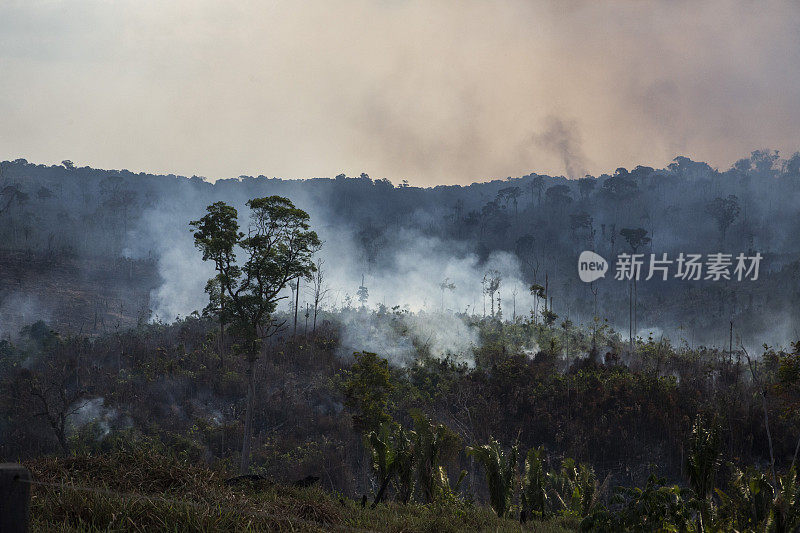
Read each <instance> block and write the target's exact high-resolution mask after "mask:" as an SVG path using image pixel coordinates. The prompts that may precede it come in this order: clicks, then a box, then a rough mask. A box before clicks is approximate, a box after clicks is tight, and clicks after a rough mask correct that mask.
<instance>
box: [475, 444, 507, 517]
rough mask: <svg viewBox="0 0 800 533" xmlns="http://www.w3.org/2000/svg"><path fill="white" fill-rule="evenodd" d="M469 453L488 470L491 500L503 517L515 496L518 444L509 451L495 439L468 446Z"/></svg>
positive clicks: (493, 507) (493, 506)
mask: <svg viewBox="0 0 800 533" xmlns="http://www.w3.org/2000/svg"><path fill="white" fill-rule="evenodd" d="M467 454H468V455H471V456H473V457H474V458H475V459H476V460H477V461H478V462H479V463H481V464H482V465H483V468H484V470H485V472H486V483H487V485H488V486H489V502H490V503H491V505H492V509H494V512H495V513H497V516H499V517H501V518H502V517H503V516H504V515H505V514H506V512H507V511H508V508H509V507H510V505H511V501H512V498H513V496H514V481H515V478H516V472H517V459H518V456H519V452H518V448H517V446H516V445H515V446H512V447H511V449H510V450H509V451H508V452H505V451H503V448H502V446H501V445H500V443H499V442H497V441H496V440H495V439H490V440H489V444H484V445H482V446H470V447H467Z"/></svg>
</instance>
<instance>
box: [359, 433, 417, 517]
mask: <svg viewBox="0 0 800 533" xmlns="http://www.w3.org/2000/svg"><path fill="white" fill-rule="evenodd" d="M408 433H410V435H409V434H408ZM414 436H415V435H414V432H413V431H411V432H406V431H405V430H404V429H403V427H402V426H400V425H398V424H395V423H391V422H384V423H382V424H381V425H380V427H379V428H378V430H377V431H372V432H370V433H369V435H368V436H367V443H368V445H369V448H370V452H371V455H372V469H373V471H374V472H375V477H376V478H377V480H378V485H379V488H378V492H377V493H376V495H375V500H374V501H373V502H372V507H373V508H374V507H375V506H377V505H378V504H379V503H380V502H381V501H382V500H383V498H384V496H385V494H386V489H387V488H388V487H389V484H390V483H391V482H392V480H395V481H396V484H397V493H398V496H399V497H400V500H401V501H402V502H403V503H408V500H409V499H410V494H411V491H412V490H413V475H412V474H413V465H414V447H413V438H414Z"/></svg>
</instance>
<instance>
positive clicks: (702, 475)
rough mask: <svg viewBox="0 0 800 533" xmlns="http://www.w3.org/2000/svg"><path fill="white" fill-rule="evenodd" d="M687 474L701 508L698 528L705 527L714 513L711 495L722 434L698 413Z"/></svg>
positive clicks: (719, 461) (694, 425) (693, 429)
mask: <svg viewBox="0 0 800 533" xmlns="http://www.w3.org/2000/svg"><path fill="white" fill-rule="evenodd" d="M688 448H689V449H688V451H687V456H686V473H687V476H688V477H689V485H690V486H691V487H692V490H693V491H694V493H695V497H696V498H697V505H698V507H699V509H700V516H699V519H700V529H701V530H703V529H705V528H706V527H708V525H709V523H710V519H711V515H712V512H713V502H712V500H711V494H712V492H713V490H714V486H715V483H716V477H717V471H718V470H719V467H720V464H721V461H722V437H721V433H720V429H719V426H718V425H717V424H715V423H714V424H711V425H710V426H709V425H707V424H706V421H705V419H704V417H703V416H698V417H697V419H696V420H695V422H694V424H693V425H692V431H691V433H690V435H689V446H688Z"/></svg>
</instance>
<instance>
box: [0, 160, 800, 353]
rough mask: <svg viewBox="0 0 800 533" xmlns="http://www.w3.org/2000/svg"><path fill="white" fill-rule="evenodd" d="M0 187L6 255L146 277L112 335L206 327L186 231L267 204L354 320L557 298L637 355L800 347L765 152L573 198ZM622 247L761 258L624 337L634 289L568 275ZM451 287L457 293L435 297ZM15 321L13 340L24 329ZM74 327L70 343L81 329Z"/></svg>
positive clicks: (647, 296) (342, 186) (582, 186)
mask: <svg viewBox="0 0 800 533" xmlns="http://www.w3.org/2000/svg"><path fill="white" fill-rule="evenodd" d="M0 185H2V186H1V187H0V210H1V211H0V217H2V219H3V224H2V229H0V231H1V232H2V238H3V243H4V244H3V249H4V251H5V253H6V255H8V254H13V253H27V254H33V256H36V257H39V258H45V257H49V258H51V259H52V258H53V257H71V258H73V259H75V260H91V261H98V260H99V261H105V262H109V261H110V262H111V263H113V264H114V265H116V266H115V267H113V268H117V269H118V270H119V271H120V272H119V273H118V277H120V278H121V279H122V278H125V276H123V275H122V273H124V272H125V270H126V269H128V270H132V269H133V268H140V269H144V270H142V273H140V275H139V276H132V275H129V276H127V278H130V280H129V282H130V283H134V284H135V283H136V279H137V278H138V280H140V281H141V283H140V287H139V290H140V292H143V293H144V294H147V293H149V294H150V298H149V300H147V299H144V300H143V299H142V298H141V297H138V298H137V300H136V302H127V308H126V309H124V310H123V311H122V312H118V313H117V315H120V316H119V317H116V318H114V317H110V318H108V320H109V321H112V322H113V321H114V320H116V321H117V323H119V322H120V321H121V322H124V323H131V322H133V323H135V321H136V319H139V320H141V319H142V318H146V315H148V313H150V312H152V316H158V317H159V318H160V319H162V320H172V319H174V318H175V317H176V316H179V315H180V316H185V315H187V314H188V313H191V312H192V311H194V310H200V309H202V307H203V306H204V294H203V292H202V287H203V286H204V283H205V280H206V279H207V278H208V266H207V265H203V264H202V262H201V261H200V259H199V258H198V256H197V254H196V253H195V251H194V250H193V247H192V239H191V235H190V233H189V231H188V229H187V222H186V221H187V220H193V219H196V218H198V217H199V216H200V215H201V214H202V212H203V210H204V208H205V206H206V205H208V204H210V203H212V202H214V201H219V200H224V201H226V202H229V203H230V204H231V205H233V206H235V207H237V208H238V209H239V210H240V211H241V209H242V208H243V207H244V204H245V202H246V201H247V200H248V199H250V198H254V197H259V196H266V195H273V194H275V195H282V196H286V197H289V198H292V199H293V201H294V202H295V203H296V204H297V205H298V206H299V207H301V208H302V209H305V210H306V211H308V212H309V213H310V215H311V217H312V220H313V221H314V229H315V230H317V232H318V233H319V234H320V237H321V238H322V240H323V241H324V242H325V243H326V246H324V247H323V250H322V252H321V256H322V257H323V258H324V260H325V262H326V265H327V271H328V280H327V281H328V283H329V285H330V287H331V289H332V294H331V295H330V297H329V298H328V301H327V304H328V305H329V306H336V307H342V306H346V305H349V304H350V303H352V304H354V305H355V304H356V300H357V299H358V295H357V293H358V291H359V289H358V288H359V287H360V286H362V279H363V280H364V281H363V283H364V284H365V286H366V287H367V288H368V293H369V298H368V301H366V303H367V304H368V305H369V306H370V307H375V306H377V305H385V306H387V307H392V306H395V305H398V306H401V307H408V308H409V309H410V310H413V311H417V310H428V311H432V310H438V309H440V308H446V309H449V310H451V311H453V312H458V313H466V314H477V315H485V314H491V313H492V309H493V308H494V305H495V302H496V301H497V306H498V307H501V309H502V312H503V313H504V314H505V316H506V317H511V316H512V315H514V316H522V315H525V314H527V313H529V312H530V311H531V310H532V309H534V308H536V307H543V305H540V304H541V303H542V302H535V301H533V300H541V298H534V297H532V296H531V293H530V291H529V288H530V286H531V285H532V284H535V285H542V286H544V285H545V284H547V288H548V291H547V292H548V305H550V304H552V305H551V307H550V309H551V310H552V311H553V312H554V313H556V314H557V315H559V316H561V317H563V318H569V319H570V320H571V321H573V322H576V323H578V322H583V323H587V324H588V323H589V322H591V321H592V319H593V317H595V316H597V317H599V318H600V319H605V320H608V321H609V322H610V324H612V325H613V326H614V327H616V328H618V329H619V330H620V331H624V332H626V333H627V332H628V330H629V329H630V328H633V329H635V330H636V331H635V332H634V333H635V334H638V335H641V336H643V337H647V336H648V335H649V334H651V333H652V334H654V335H656V336H659V335H661V334H666V335H667V336H669V337H670V338H672V339H673V340H674V341H676V342H679V341H681V340H685V341H686V342H687V343H689V344H690V345H698V344H709V345H722V344H725V343H727V342H728V340H729V339H728V337H729V329H730V322H731V321H733V323H734V327H735V329H736V331H737V334H738V335H741V337H742V338H743V340H744V341H745V343H746V344H748V345H750V346H758V345H760V344H761V343H763V342H768V343H778V344H784V345H786V344H787V343H788V342H789V341H790V340H791V339H792V338H794V337H795V336H796V332H795V331H794V326H793V325H792V323H793V320H794V318H795V317H796V316H797V312H798V302H800V299H798V298H797V293H796V289H795V286H796V283H793V280H794V279H796V275H797V270H798V267H799V266H800V265H798V263H797V261H798V253H800V232H798V231H797V228H796V226H797V224H798V222H797V221H798V220H800V217H798V216H797V214H798V213H797V212H798V209H800V207H798V205H800V203H799V202H798V201H797V200H798V195H799V194H800V155H798V154H795V155H793V156H791V157H789V158H788V159H782V158H780V157H779V154H778V153H777V152H775V151H770V150H758V151H755V152H753V153H752V154H751V155H750V156H749V157H745V158H743V159H740V160H739V161H736V162H735V163H734V164H733V166H732V167H731V168H729V169H727V170H724V171H720V170H718V169H714V168H711V167H710V166H709V165H707V164H705V163H702V162H695V161H692V160H690V159H689V158H686V157H676V158H675V160H674V161H673V162H671V163H670V164H669V165H668V166H667V167H666V168H663V169H654V168H650V167H643V166H638V167H636V168H634V169H631V170H628V169H625V168H618V169H616V170H615V171H614V172H613V173H609V174H603V175H601V176H597V177H594V176H586V177H585V178H581V179H577V180H571V179H566V178H564V177H560V176H557V177H551V176H543V175H538V174H529V175H526V176H521V177H509V178H506V179H505V180H495V181H491V182H485V183H473V184H472V185H469V186H437V187H433V188H419V187H410V186H407V185H406V184H405V183H403V184H400V185H399V186H395V185H393V184H392V183H390V182H389V181H388V180H385V179H372V178H370V177H369V176H367V175H365V174H362V175H361V176H358V177H346V176H344V175H338V176H336V177H334V178H314V179H306V180H282V179H277V178H268V177H265V176H258V177H252V176H240V177H239V178H235V179H220V180H217V181H215V182H213V183H212V182H210V181H208V180H206V179H205V178H202V177H198V176H193V177H191V178H185V177H181V176H174V175H167V176H156V175H150V174H143V173H139V174H136V173H133V172H130V171H127V170H121V171H117V170H97V169H92V168H89V167H77V166H75V165H74V164H73V163H72V162H70V161H65V162H64V164H62V165H61V166H49V167H48V166H43V165H35V164H30V163H28V162H26V161H25V160H16V161H7V162H3V163H0ZM626 230H627V231H630V230H644V231H645V232H646V237H645V241H644V243H645V244H643V245H642V246H640V247H638V248H640V249H638V250H637V251H638V252H640V253H644V254H650V253H654V254H657V255H661V254H663V253H668V254H669V255H670V256H671V257H674V256H677V255H678V254H679V253H681V252H684V253H701V254H709V253H716V252H725V253H731V254H733V255H734V256H735V255H736V254H739V253H746V254H753V253H756V252H757V253H760V254H762V256H763V260H762V263H761V271H760V276H759V279H758V280H756V281H742V282H737V281H736V280H733V281H728V280H721V281H715V282H712V281H705V280H700V281H686V280H676V279H672V278H671V279H669V280H668V281H662V280H659V279H655V280H651V281H641V282H639V283H638V284H637V287H636V293H637V294H636V302H635V313H634V314H635V317H634V318H633V319H631V317H630V316H629V315H630V313H629V307H630V302H629V300H630V295H629V292H630V288H629V286H628V285H629V284H627V283H625V282H623V281H618V280H615V279H613V278H614V277H613V265H612V267H611V268H612V272H611V273H609V274H608V275H606V277H605V278H603V279H600V280H598V281H597V282H596V283H594V284H591V285H589V284H585V283H582V282H581V281H580V280H579V279H578V276H577V273H576V261H577V257H578V254H579V253H580V252H581V251H583V250H594V251H596V252H597V253H599V254H600V255H601V256H603V257H606V258H607V259H610V260H611V261H613V257H614V256H615V255H616V254H619V253H626V252H627V253H629V252H630V251H631V250H632V243H631V241H630V239H629V237H626V233H625V232H626ZM120 261H123V262H124V261H129V262H130V263H131V264H130V265H127V266H126V264H120V263H119V262H120ZM104 264H105V263H104ZM81 268H82V267H81V266H78V267H77V270H78V271H79V272H80V271H81ZM103 268H111V267H107V266H106V267H103ZM148 268H149V270H148ZM112 270H113V269H112ZM145 271H147V272H150V273H149V274H147V275H144V274H143V273H144V272H145ZM487 272H497V273H498V277H499V279H500V281H499V285H498V288H497V290H496V291H495V294H493V295H492V297H491V301H487V295H486V294H485V292H484V283H483V280H484V278H485V276H486V273H487ZM129 274H130V272H129ZM73 277H77V278H80V277H81V276H73ZM445 281H446V283H445ZM443 283H444V284H445V285H452V286H453V288H452V289H447V290H445V289H442V288H441V287H442V284H443ZM0 290H2V293H1V294H2V296H1V297H2V300H1V301H0V312H3V313H5V316H7V317H10V316H11V315H10V314H9V313H8V312H7V311H3V310H2V309H3V306H4V305H7V304H8V303H12V304H14V305H15V307H17V309H19V307H20V305H19V303H20V302H23V303H24V304H25V306H28V307H29V308H30V313H27V315H25V316H28V318H31V317H34V315H35V313H34V311H40V312H41V313H42V314H44V315H46V316H51V317H53V318H56V317H54V316H53V315H54V314H55V315H60V314H63V311H55V312H54V311H53V309H48V307H49V306H50V307H52V303H50V304H48V302H46V301H43V300H44V299H43V298H40V297H36V298H33V299H31V298H29V297H28V296H26V294H25V291H26V290H27V285H24V284H22V283H21V282H19V283H17V284H16V287H15V283H13V281H11V280H9V282H8V283H4V286H3V287H2V288H0ZM595 291H596V292H597V294H596V295H595V294H594V292H595ZM300 300H301V305H304V304H305V303H307V302H308V301H309V300H310V298H309V295H308V293H307V291H305V290H303V289H301V298H300ZM4 302H6V304H4ZM94 306H95V307H97V305H94ZM106 306H108V304H106ZM87 307H91V306H90V305H89V304H87ZM123 307H124V306H123ZM87 313H88V314H89V315H91V311H87ZM95 314H96V312H95ZM15 316H17V320H15V321H14V324H13V326H14V327H8V326H7V327H6V328H5V330H4V333H5V334H8V333H11V332H13V330H14V328H15V327H17V326H20V325H23V323H24V320H22V316H20V315H19V313H17V315H15ZM125 317H127V319H126V318H125ZM131 317H137V318H136V319H132V318H131ZM101 318H102V317H101ZM86 320H87V321H88V320H92V321H93V322H97V320H98V319H97V318H96V317H88V318H86ZM126 320H127V322H126ZM73 322H78V321H73ZM73 322H71V323H70V324H69V326H70V327H72V328H78V329H80V325H78V324H76V323H73ZM17 329H18V328H17Z"/></svg>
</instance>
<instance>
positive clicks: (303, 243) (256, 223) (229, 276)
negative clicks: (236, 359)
mask: <svg viewBox="0 0 800 533" xmlns="http://www.w3.org/2000/svg"><path fill="white" fill-rule="evenodd" d="M247 205H248V207H250V211H251V212H250V224H249V227H248V232H247V235H245V234H244V233H243V232H241V231H239V221H238V213H237V211H236V209H235V208H234V207H232V206H229V205H227V204H226V203H224V202H216V203H214V204H211V205H210V206H208V208H207V214H206V215H205V216H204V217H202V218H201V219H199V220H195V221H192V222H191V225H192V226H193V227H194V228H195V232H194V240H195V245H196V246H197V248H198V249H199V250H200V251H202V253H203V260H204V261H212V262H213V263H214V268H215V270H216V271H217V274H216V276H215V277H214V278H212V279H211V280H209V282H208V284H207V285H206V291H207V292H208V293H209V299H210V304H209V307H208V308H207V311H209V312H212V313H214V314H216V315H219V316H220V320H221V321H222V322H223V323H224V324H230V326H231V328H232V330H233V333H234V334H235V335H236V337H237V345H236V346H237V347H238V351H240V352H241V353H244V354H247V355H248V357H249V358H254V357H255V356H256V354H257V353H258V350H259V343H260V340H261V339H263V338H264V337H268V336H269V335H271V334H272V333H273V332H274V331H275V330H276V329H277V327H278V326H279V324H277V323H276V322H275V321H274V319H273V313H274V311H275V308H276V306H277V303H278V301H279V300H280V298H281V297H280V296H279V294H280V292H281V291H282V290H283V289H284V287H285V286H286V284H287V283H288V282H289V281H291V280H294V279H297V278H300V277H309V276H310V275H311V273H313V272H314V271H315V269H316V267H315V266H314V263H313V262H312V259H311V258H312V255H313V253H314V252H315V251H316V250H317V249H318V248H319V246H320V240H319V238H318V237H317V234H316V233H315V232H313V231H310V230H309V224H308V220H309V216H308V213H306V212H305V211H303V210H302V209H298V208H296V207H295V206H294V204H293V203H292V202H291V201H290V200H289V199H288V198H282V197H280V196H268V197H264V198H254V199H252V200H249V201H248V202H247ZM237 247H238V248H241V250H242V251H243V252H244V254H245V256H246V259H245V260H244V262H243V263H241V264H239V262H237V258H236V248H237Z"/></svg>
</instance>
